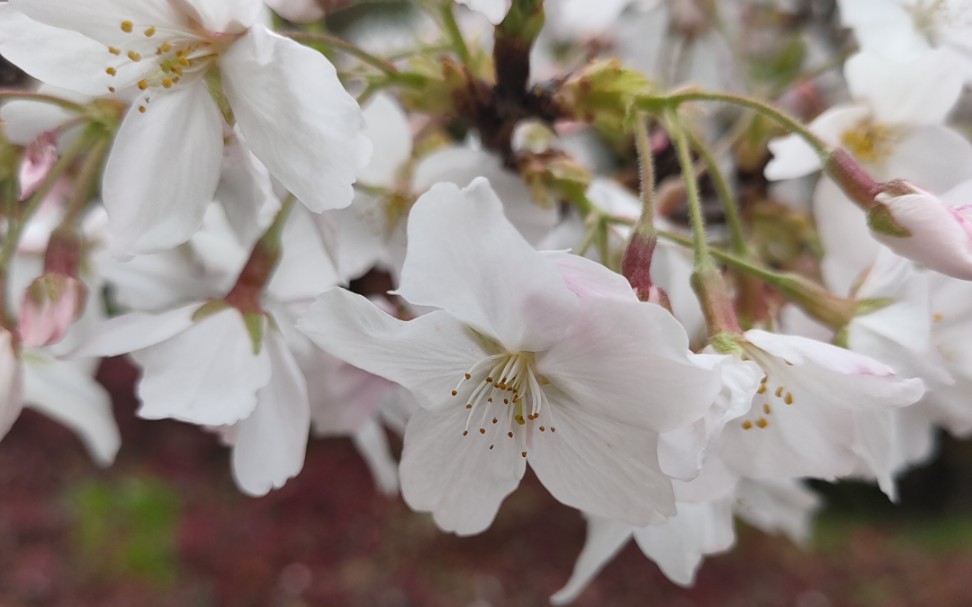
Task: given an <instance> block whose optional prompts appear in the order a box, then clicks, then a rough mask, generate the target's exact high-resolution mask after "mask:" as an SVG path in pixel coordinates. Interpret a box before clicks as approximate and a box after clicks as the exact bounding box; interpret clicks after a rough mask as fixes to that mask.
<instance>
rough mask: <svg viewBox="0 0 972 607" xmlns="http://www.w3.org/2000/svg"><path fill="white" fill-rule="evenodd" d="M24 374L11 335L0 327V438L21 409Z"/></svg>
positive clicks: (15, 419) (18, 415)
mask: <svg viewBox="0 0 972 607" xmlns="http://www.w3.org/2000/svg"><path fill="white" fill-rule="evenodd" d="M23 391H24V375H23V370H22V369H21V362H20V358H19V357H18V355H17V354H16V353H15V352H14V348H13V335H12V334H11V333H10V331H7V330H6V329H0V438H3V437H4V436H6V435H7V432H9V431H10V427H11V426H13V424H14V422H15V421H17V418H18V417H20V412H21V410H23V406H24V405H23V398H22V396H23Z"/></svg>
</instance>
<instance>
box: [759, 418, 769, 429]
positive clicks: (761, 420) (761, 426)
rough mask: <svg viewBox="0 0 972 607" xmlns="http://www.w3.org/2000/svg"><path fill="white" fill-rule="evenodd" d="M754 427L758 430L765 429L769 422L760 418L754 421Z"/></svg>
mask: <svg viewBox="0 0 972 607" xmlns="http://www.w3.org/2000/svg"><path fill="white" fill-rule="evenodd" d="M756 425H757V426H759V427H760V428H765V427H766V426H768V425H769V422H768V421H766V418H765V417H761V418H759V419H757V420H756Z"/></svg>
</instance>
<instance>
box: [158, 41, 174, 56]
mask: <svg viewBox="0 0 972 607" xmlns="http://www.w3.org/2000/svg"><path fill="white" fill-rule="evenodd" d="M157 50H158V52H159V54H162V53H168V52H169V51H171V50H172V45H171V44H169V43H168V42H163V43H162V44H160V45H159V48H158V49H157Z"/></svg>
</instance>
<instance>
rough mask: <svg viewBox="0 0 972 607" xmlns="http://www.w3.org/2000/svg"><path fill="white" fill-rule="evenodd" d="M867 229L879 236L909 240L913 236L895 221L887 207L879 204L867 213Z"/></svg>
mask: <svg viewBox="0 0 972 607" xmlns="http://www.w3.org/2000/svg"><path fill="white" fill-rule="evenodd" d="M867 227H869V228H871V230H873V231H874V232H877V233H878V234H884V235H886V236H894V237H896V238H908V237H909V236H911V232H909V231H908V230H907V229H906V228H904V227H903V226H902V225H901V224H899V223H898V222H897V221H895V220H894V216H893V215H891V211H890V210H889V209H888V207H887V205H883V204H878V205H875V206H873V207H871V208H870V209H868V211H867Z"/></svg>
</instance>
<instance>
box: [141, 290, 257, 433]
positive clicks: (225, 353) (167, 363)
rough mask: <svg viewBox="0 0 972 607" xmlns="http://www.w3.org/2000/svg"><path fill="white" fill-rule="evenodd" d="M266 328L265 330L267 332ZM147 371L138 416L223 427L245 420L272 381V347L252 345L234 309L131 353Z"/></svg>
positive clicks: (221, 312)
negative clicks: (169, 418)
mask: <svg viewBox="0 0 972 607" xmlns="http://www.w3.org/2000/svg"><path fill="white" fill-rule="evenodd" d="M266 330H267V328H266V327H264V331H266ZM132 358H133V359H134V360H135V362H136V363H138V365H139V366H140V367H141V368H142V379H141V381H140V382H139V384H138V396H139V399H140V400H141V401H142V406H141V408H140V409H139V411H138V414H139V416H141V417H144V418H146V419H161V418H167V417H171V418H174V419H178V420H182V421H187V422H190V423H194V424H201V425H208V426H222V425H228V424H233V423H236V422H238V421H240V420H242V419H245V418H246V417H247V416H249V415H250V414H251V412H252V411H253V409H254V407H256V403H257V396H256V393H257V391H258V390H260V389H261V388H263V387H265V386H266V385H267V383H268V382H269V381H270V374H271V369H270V360H269V355H268V354H267V348H266V347H263V348H261V350H260V352H259V354H254V353H253V342H252V340H251V339H250V335H249V333H248V332H247V329H246V326H245V325H244V324H243V318H242V316H241V315H240V314H239V312H237V311H236V310H235V309H232V308H228V309H226V310H223V311H220V312H217V313H214V314H211V315H209V316H206V317H204V318H202V319H201V320H199V321H197V322H195V323H194V324H193V325H192V326H191V327H190V328H189V329H187V330H185V331H183V332H181V333H178V334H176V335H174V336H173V337H171V338H170V339H168V340H166V341H164V342H162V343H159V344H157V345H154V346H150V347H148V348H145V349H143V350H137V351H135V352H132Z"/></svg>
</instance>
